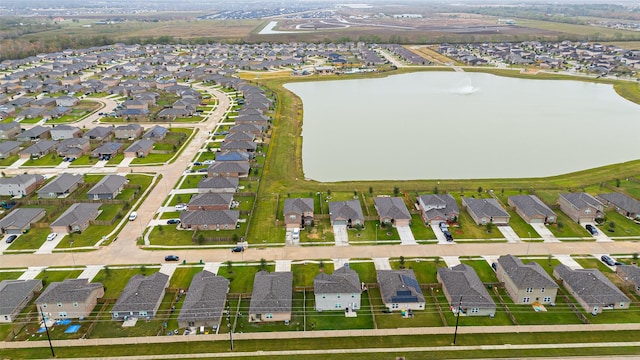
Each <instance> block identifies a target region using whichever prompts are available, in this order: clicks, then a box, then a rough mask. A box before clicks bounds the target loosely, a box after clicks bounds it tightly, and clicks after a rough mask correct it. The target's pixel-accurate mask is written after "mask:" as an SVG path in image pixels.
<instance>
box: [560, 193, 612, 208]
mask: <svg viewBox="0 0 640 360" xmlns="http://www.w3.org/2000/svg"><path fill="white" fill-rule="evenodd" d="M560 197H563V198H565V199H566V200H567V201H568V202H569V203H570V204H571V205H572V206H573V207H575V208H576V209H584V208H585V207H588V206H591V207H595V208H598V207H601V206H602V203H601V202H600V201H598V199H596V198H594V197H593V196H591V195H589V194H587V193H565V194H560Z"/></svg>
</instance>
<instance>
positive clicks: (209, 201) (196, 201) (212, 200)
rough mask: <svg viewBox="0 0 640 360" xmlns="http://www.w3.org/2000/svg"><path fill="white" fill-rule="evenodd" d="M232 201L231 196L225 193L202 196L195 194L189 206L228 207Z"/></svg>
mask: <svg viewBox="0 0 640 360" xmlns="http://www.w3.org/2000/svg"><path fill="white" fill-rule="evenodd" d="M232 200H233V194H226V193H212V192H210V193H204V194H196V195H194V196H193V197H192V198H191V200H189V205H193V206H216V205H226V206H230V205H231V201H232Z"/></svg>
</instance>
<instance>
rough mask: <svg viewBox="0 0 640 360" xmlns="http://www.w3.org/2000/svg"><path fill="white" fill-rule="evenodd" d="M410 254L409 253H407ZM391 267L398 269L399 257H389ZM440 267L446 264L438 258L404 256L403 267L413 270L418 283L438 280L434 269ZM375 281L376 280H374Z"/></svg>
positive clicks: (433, 282) (430, 282) (432, 282)
mask: <svg viewBox="0 0 640 360" xmlns="http://www.w3.org/2000/svg"><path fill="white" fill-rule="evenodd" d="M408 255H410V254H408ZM389 262H390V263H391V268H392V269H400V266H401V264H400V259H399V258H393V259H389ZM440 267H446V264H445V263H444V262H443V261H441V260H440V258H435V259H411V258H406V257H405V262H404V268H405V269H411V270H413V272H414V274H415V275H416V279H417V280H418V283H420V284H435V283H437V282H438V280H437V278H436V271H437V270H438V268H440ZM376 282H377V281H376Z"/></svg>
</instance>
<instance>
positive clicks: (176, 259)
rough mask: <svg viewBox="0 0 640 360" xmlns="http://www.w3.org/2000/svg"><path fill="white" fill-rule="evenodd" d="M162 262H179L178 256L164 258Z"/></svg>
mask: <svg viewBox="0 0 640 360" xmlns="http://www.w3.org/2000/svg"><path fill="white" fill-rule="evenodd" d="M164 261H180V257H179V256H178V255H167V256H165V257H164Z"/></svg>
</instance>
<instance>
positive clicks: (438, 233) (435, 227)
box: [430, 224, 455, 245]
mask: <svg viewBox="0 0 640 360" xmlns="http://www.w3.org/2000/svg"><path fill="white" fill-rule="evenodd" d="M430 226H431V230H433V233H434V234H436V239H438V244H440V245H441V244H453V241H452V242H448V241H447V238H446V237H444V234H443V233H442V230H440V227H439V226H438V225H435V224H431V225H430ZM453 240H454V241H455V239H453Z"/></svg>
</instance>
